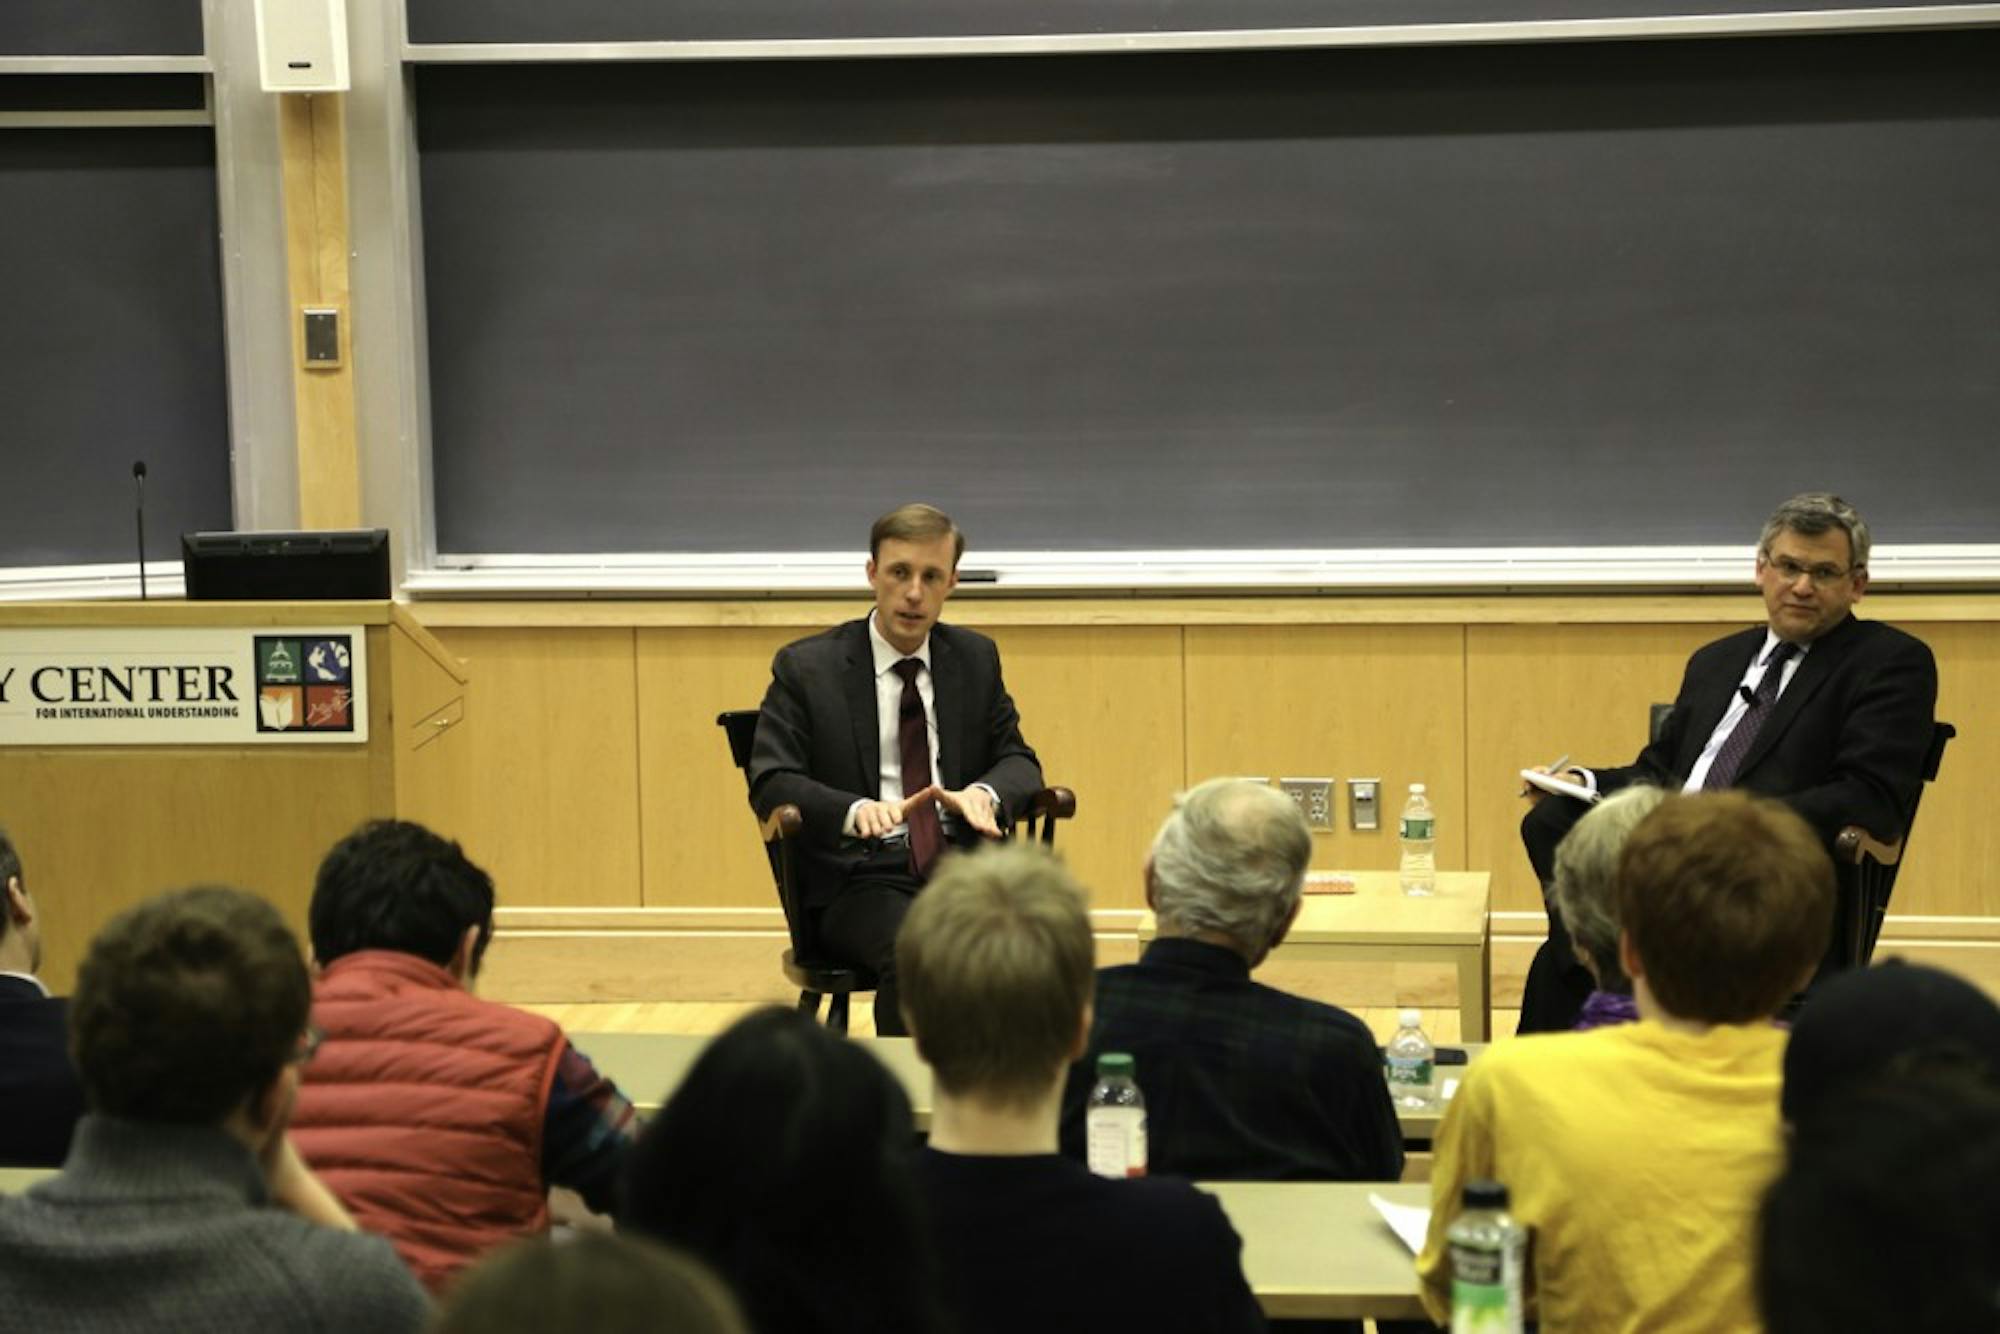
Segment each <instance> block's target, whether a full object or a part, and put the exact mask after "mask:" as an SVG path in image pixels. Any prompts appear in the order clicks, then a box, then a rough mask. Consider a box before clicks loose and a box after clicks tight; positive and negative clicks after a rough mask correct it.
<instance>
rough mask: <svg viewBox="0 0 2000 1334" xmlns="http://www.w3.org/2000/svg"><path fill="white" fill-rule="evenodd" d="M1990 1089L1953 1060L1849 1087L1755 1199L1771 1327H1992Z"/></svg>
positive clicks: (1994, 1185)
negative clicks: (1952, 1066) (1951, 1067)
mask: <svg viewBox="0 0 2000 1334" xmlns="http://www.w3.org/2000/svg"><path fill="white" fill-rule="evenodd" d="M1996 1201H2000V1092H1996V1090H1995V1089H1994V1087H1993V1086H1992V1085H1991V1084H1989V1083H1984V1082H1982V1081H1980V1080H1978V1079H1976V1078H1974V1077H1972V1076H1971V1075H1970V1074H1969V1073H1968V1072H1966V1071H1963V1070H1958V1071H1945V1070H1936V1071H1927V1072H1920V1073H1915V1074H1912V1075H1909V1076H1906V1077H1903V1078H1900V1079H1886V1078H1883V1079H1877V1080H1874V1081H1864V1082H1863V1083H1861V1084H1859V1085H1849V1086H1846V1087H1845V1088H1844V1090H1843V1091H1841V1092H1839V1093H1836V1094H1834V1095H1833V1096H1832V1097H1829V1098H1828V1099H1827V1100H1826V1101H1825V1102H1823V1103H1821V1104H1819V1105H1817V1106H1816V1107H1814V1108H1813V1110H1812V1112H1811V1113H1810V1114H1809V1115H1808V1116H1807V1117H1806V1118H1805V1119H1804V1120H1802V1121H1800V1122H1799V1123H1798V1124H1797V1125H1796V1126H1795V1127H1794V1128H1793V1134H1792V1139H1791V1144H1790V1146H1789V1150H1788V1153H1787V1162H1786V1166H1785V1169H1784V1172H1783V1173H1782V1174H1781V1175H1780V1176H1779V1178H1778V1179H1777V1181H1776V1182H1774V1183H1773V1184H1772V1186H1771V1189H1770V1192H1769V1194H1768V1195H1766V1197H1765V1199H1764V1206H1763V1213H1762V1217H1761V1220H1760V1226H1759V1232H1760V1238H1759V1240H1760V1245H1759V1252H1760V1254H1759V1261H1758V1269H1757V1297H1758V1304H1759V1306H1760V1307H1761V1308H1762V1310H1763V1315H1764V1327H1765V1329H1766V1330H1767V1331H1769V1334H1848V1331H1851V1330H1895V1331H1897V1334H1969V1331H1972V1330H1995V1329H2000V1204H1996V1203H1995V1202H1996Z"/></svg>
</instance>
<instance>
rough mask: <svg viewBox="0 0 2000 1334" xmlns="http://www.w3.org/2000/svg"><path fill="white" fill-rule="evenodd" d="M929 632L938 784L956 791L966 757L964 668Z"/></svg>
mask: <svg viewBox="0 0 2000 1334" xmlns="http://www.w3.org/2000/svg"><path fill="white" fill-rule="evenodd" d="M942 628H943V627H942V626H935V627H933V628H932V630H931V700H932V704H933V706H934V707H935V708H936V709H937V725H938V771H937V781H938V782H939V783H941V784H942V785H943V786H945V787H946V788H949V789H952V790H956V789H958V788H961V787H963V786H965V783H964V782H963V781H962V775H960V773H959V771H958V766H959V764H960V762H961V761H962V760H963V758H964V756H965V746H964V744H963V742H964V736H965V690H964V688H963V686H964V681H963V680H962V677H961V672H962V669H963V666H964V664H962V663H961V662H960V661H959V659H958V654H957V653H955V652H953V651H952V647H951V642H950V641H949V640H947V639H946V638H945V637H944V636H943V635H941V634H939V633H938V631H939V630H940V629H942Z"/></svg>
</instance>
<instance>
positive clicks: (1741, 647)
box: [1520, 492, 1937, 1033]
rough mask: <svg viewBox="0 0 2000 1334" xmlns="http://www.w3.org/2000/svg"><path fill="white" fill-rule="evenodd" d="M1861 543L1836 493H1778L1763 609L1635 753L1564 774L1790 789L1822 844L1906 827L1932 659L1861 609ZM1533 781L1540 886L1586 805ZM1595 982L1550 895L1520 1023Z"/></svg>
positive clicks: (1539, 1018)
mask: <svg viewBox="0 0 2000 1334" xmlns="http://www.w3.org/2000/svg"><path fill="white" fill-rule="evenodd" d="M1868 546H1869V539H1868V525H1867V523H1866V522H1864V521H1863V520H1862V518H1861V516H1860V515H1859V514H1858V513H1856V512H1855V510H1854V507H1853V506H1851V505H1849V504H1848V503H1847V502H1846V501H1844V500H1842V499H1841V498H1840V497H1839V496H1835V495H1829V494H1826V493H1824V492H1808V493H1806V494H1804V495H1797V496H1793V497H1792V498H1791V499H1790V500H1787V501H1786V502H1785V503H1784V504H1782V505H1780V506H1779V507H1778V508H1777V511H1776V512H1775V513H1773V514H1772V515H1771V517H1770V519H1769V520H1767V521H1766V522H1765V524H1764V531H1763V534H1762V536H1761V537H1759V539H1758V541H1757V566H1756V579H1757V587H1758V590H1759V591H1760V592H1761V593H1762V594H1763V595H1764V608H1765V612H1766V624H1765V625H1762V626H1758V627H1756V628H1755V629H1750V630H1744V631H1741V632H1739V633H1737V634H1733V635H1729V636H1728V637H1726V638H1723V639H1719V640H1717V641H1716V642H1714V643H1712V644H1709V645H1707V646H1705V647H1703V648H1701V649H1699V650H1697V651H1696V653H1695V655H1694V656H1693V657H1692V658H1690V659H1688V665H1687V672H1686V674H1685V675H1684V676H1683V677H1682V678H1681V688H1680V694H1679V696H1678V697H1677V698H1676V699H1675V700H1674V707H1673V711H1672V713H1671V714H1669V715H1668V717H1667V720H1666V725H1665V726H1664V727H1663V728H1662V729H1661V730H1660V735H1659V736H1658V737H1657V738H1656V739H1655V740H1654V741H1653V742H1652V743H1651V744H1649V745H1648V746H1647V747H1646V748H1645V749H1644V750H1643V751H1641V752H1640V753H1639V758H1638V759H1637V760H1636V761H1634V762H1633V763H1631V764H1629V765H1625V766H1623V767H1622V768H1615V769H1598V770H1590V769H1583V768H1578V769H1575V770H1572V771H1570V773H1569V776H1570V777H1571V778H1573V779H1574V780H1575V781H1577V782H1579V783H1580V784H1581V785H1582V786H1583V787H1585V788H1586V789H1588V790H1589V791H1591V792H1593V793H1599V794H1601V793H1608V792H1612V791H1615V790H1616V789H1618V788H1621V787H1624V786H1627V785H1628V784H1632V783H1651V784H1654V785H1656V786H1659V787H1665V788H1669V789H1680V790H1682V791H1686V792H1700V791H1705V790H1707V791H1713V790H1717V789H1722V788H1731V787H1737V788H1744V789H1747V790H1749V791H1752V792H1757V793H1761V794H1763V795H1765V796H1772V797H1777V798H1779V799H1780V800H1782V801H1784V802H1785V803H1786V804H1787V805H1789V806H1791V807H1792V809H1794V810H1796V811H1797V812H1798V813H1799V814H1800V815H1802V816H1804V817H1805V820H1806V823H1808V824H1810V825H1811V826H1812V827H1813V828H1814V829H1815V830H1817V831H1818V832H1819V834H1820V837H1821V838H1823V839H1825V840H1826V841H1827V843H1828V844H1831V843H1832V841H1833V838H1834V836H1835V835H1836V834H1838V833H1839V832H1840V829H1841V827H1842V826H1843V825H1848V824H1858V825H1860V826H1862V827H1863V828H1865V829H1867V830H1868V831H1869V832H1870V833H1871V834H1873V835H1874V836H1875V837H1877V838H1880V839H1884V840H1893V839H1896V838H1900V837H1901V836H1902V833H1903V823H1904V820H1905V818H1906V813H1907V812H1908V811H1909V810H1910V807H1911V805H1912V803H1913V802H1914V801H1915V799H1916V795H1917V791H1918V789H1919V788H1920V787H1921V786H1922V785H1923V762H1924V752H1925V750H1926V748H1927V747H1928V746H1929V744H1930V735H1931V724H1932V721H1933V718H1934V715H1935V711H1936V707H1937V662H1936V660H1935V659H1934V658H1933V657H1932V656H1931V651H1930V649H1929V648H1928V647H1926V646H1925V645H1924V643H1923V642H1922V641H1921V640H1918V639H1915V638H1913V637H1912V636H1910V635H1907V634H1905V633H1903V632H1902V631H1900V630H1897V629H1895V628H1894V627H1892V626H1888V625H1883V624H1881V623H1879V622H1875V621H1862V620H1857V619H1855V617H1854V615H1853V607H1854V604H1855V603H1857V602H1859V601H1860V600H1861V597H1862V595H1863V594H1864V593H1865V592H1867V590H1868ZM1529 795H1530V798H1531V800H1532V801H1533V802H1534V805H1533V807H1532V809H1530V810H1529V812H1528V814H1527V817H1526V818H1525V819H1523V820H1522V822H1521V841H1522V842H1523V843H1524V844H1525V845H1526V846H1527V849H1528V859H1529V861H1530V862H1531V863H1533V865H1534V868H1535V874H1536V876H1537V878H1538V879H1540V881H1541V883H1542V885H1543V886H1544V897H1545V898H1546V887H1547V886H1548V884H1549V882H1550V880H1551V878H1552V875H1553V867H1554V863H1555V852H1556V846H1557V845H1558V844H1559V843H1561V842H1562V840H1563V836H1564V835H1565V834H1567V833H1568V832H1569V830H1570V827H1571V826H1572V825H1574V824H1575V823H1576V821H1577V819H1578V818H1579V817H1580V816H1581V815H1582V814H1583V812H1584V811H1585V810H1586V809H1587V805H1586V803H1585V802H1584V801H1581V800H1579V799H1577V798H1574V797H1569V796H1557V797H1546V798H1545V797H1544V796H1543V795H1542V794H1541V793H1540V791H1539V790H1538V789H1535V788H1532V787H1531V788H1530V789H1529ZM1590 989H1591V981H1590V974H1589V973H1588V972H1587V971H1586V970H1585V969H1584V968H1583V967H1582V965H1581V964H1579V963H1578V962H1577V960H1576V955H1575V951H1574V949H1573V948H1572V946H1571V943H1570V937H1569V932H1568V931H1567V929H1566V928H1565V925H1564V923H1563V920H1562V915H1561V914H1560V913H1559V912H1558V911H1556V909H1555V906H1554V905H1553V904H1552V903H1551V904H1550V906H1549V938H1548V940H1547V941H1546V942H1545V943H1544V944H1543V946H1542V948H1541V951H1540V952H1539V953H1538V954H1537V955H1536V956H1535V962H1534V964H1533V966H1532V967H1531V968H1530V969H1529V973H1528V981H1527V987H1526V990H1525V991H1524V993H1523V995H1522V998H1521V1028H1520V1031H1521V1032H1523V1033H1533V1032H1547V1031H1555V1030H1560V1029H1566V1028H1569V1027H1570V1026H1571V1025H1572V1024H1574V1023H1575V1022H1576V1017H1577V1013H1578V1011H1579V1009H1580V1008H1581V1006H1582V1004H1583V1001H1584V998H1585V997H1586V996H1588V995H1589V993H1590Z"/></svg>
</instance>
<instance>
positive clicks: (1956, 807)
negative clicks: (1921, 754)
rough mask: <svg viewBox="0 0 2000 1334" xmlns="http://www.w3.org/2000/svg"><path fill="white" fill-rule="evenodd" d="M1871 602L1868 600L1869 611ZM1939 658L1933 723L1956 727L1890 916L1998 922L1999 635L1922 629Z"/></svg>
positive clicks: (1975, 628)
mask: <svg viewBox="0 0 2000 1334" xmlns="http://www.w3.org/2000/svg"><path fill="white" fill-rule="evenodd" d="M1873 601H1874V600H1873V599H1870V604H1871V610H1872V609H1873V608H1872V604H1873ZM1920 633H1921V634H1922V636H1923V638H1924V641H1925V642H1926V643H1928V644H1929V645H1930V646H1931V651H1932V652H1933V653H1935V654H1937V659H1938V717H1939V719H1941V720H1942V721H1944V722H1948V723H1950V724H1952V725H1953V726H1954V727H1956V728H1958V736H1957V737H1956V738H1954V739H1953V741H1952V742H1951V744H1950V745H1949V746H1947V747H1945V752H1944V763H1943V764H1942V765H1940V766H1939V768H1938V777H1937V781H1936V782H1935V783H1933V784H1931V786H1930V787H1929V788H1928V789H1927V790H1926V791H1925V792H1924V799H1923V803H1922V805H1920V806H1919V807H1918V808H1917V823H1916V825H1915V827H1914V828H1913V829H1912V831H1911V834H1910V852H1909V856H1908V857H1907V858H1905V859H1904V862H1903V867H1902V870H1900V871H1899V872H1898V873H1897V875H1896V892H1895V896H1894V898H1892V899H1891V900H1890V903H1889V911H1890V912H1891V913H1892V914H1896V915H1904V914H1918V915H1924V916H1976V917H2000V875H1995V874H1994V871H1993V868H1994V867H1995V866H2000V820H1996V819H1995V818H1994V811H1993V789H1992V788H1991V787H1989V786H1988V784H1989V783H1990V782H1992V780H1993V776H1994V775H1995V774H2000V693H1996V692H1995V689H1994V687H1995V685H1996V684H2000V634H1996V633H1995V632H1994V630H1993V628H1992V627H1990V626H1983V625H1930V626H1924V627H1922V629H1921V631H1920Z"/></svg>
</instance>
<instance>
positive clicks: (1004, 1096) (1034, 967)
mask: <svg viewBox="0 0 2000 1334" xmlns="http://www.w3.org/2000/svg"><path fill="white" fill-rule="evenodd" d="M1095 963H1096V960H1095V947H1094V944H1093V941H1092V939H1091V934H1090V917H1089V914H1088V913H1087V912H1086V911H1085V909H1084V898H1083V892H1082V890H1080V889H1078V888H1077V885H1076V882H1075V881H1074V880H1072V879H1071V878H1070V875H1069V872H1067V871H1066V870H1064V869H1063V867H1062V864H1061V863H1060V862H1058V861H1056V859H1055V858H1054V857H1053V856H1052V855H1050V854H1049V853H1047V852H1044V851H1042V850H1041V849H1040V848H1039V847H1037V846H1036V845H1034V844H1032V843H1019V844H1007V845H996V846H990V847H986V848H982V849H980V850H979V851H977V852H975V853H972V854H969V855H966V856H959V857H953V858H950V859H948V860H947V861H946V862H945V863H944V864H943V865H942V866H941V867H940V869H939V871H938V873H937V875H936V876H935V877H933V878H932V880H931V883H930V885H929V886H928V887H927V888H926V889H925V890H924V892H923V893H922V894H920V895H918V896H917V901H916V902H915V903H914V904H912V905H911V906H910V912H909V916H907V917H905V918H904V919H903V928H902V931H901V932H900V933H899V934H898V935H897V937H896V972H897V975H898V977H900V978H901V980H902V988H903V1014H904V1016H905V1017H906V1018H907V1019H908V1020H909V1024H910V1036H911V1037H912V1038H914V1039H915V1040H916V1044H917V1053H918V1055H920V1056H922V1057H923V1058H924V1061H925V1062H926V1063H927V1064H929V1066H930V1067H931V1071H932V1073H933V1074H934V1075H935V1076H936V1079H937V1087H938V1090H939V1091H940V1093H942V1094H945V1095H949V1096H951V1097H955V1098H961V1099H967V1100H970V1101H973V1102H979V1103H986V1104H990V1105H992V1106H995V1107H1007V1108H1015V1109H1021V1108H1027V1107H1032V1106H1033V1105H1035V1104H1036V1103H1038V1102H1039V1101H1041V1100H1042V1099H1044V1098H1046V1097H1048V1096H1049V1094H1050V1092H1051V1090H1052V1089H1053V1088H1054V1087H1056V1085H1057V1083H1058V1081H1060V1080H1061V1078H1062V1077H1063V1074H1064V1072H1065V1071H1066V1070H1067V1068H1068V1066H1069V1064H1070V1062H1071V1061H1074V1060H1075V1059H1076V1058H1077V1057H1078V1056H1080V1055H1082V1053H1083V1049H1084V1043H1085V1039H1086V1038H1087V1037H1088V1036H1089V1027H1090V999H1091V993H1092V989H1093V987H1094V985H1095V981H1096V974H1095Z"/></svg>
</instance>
